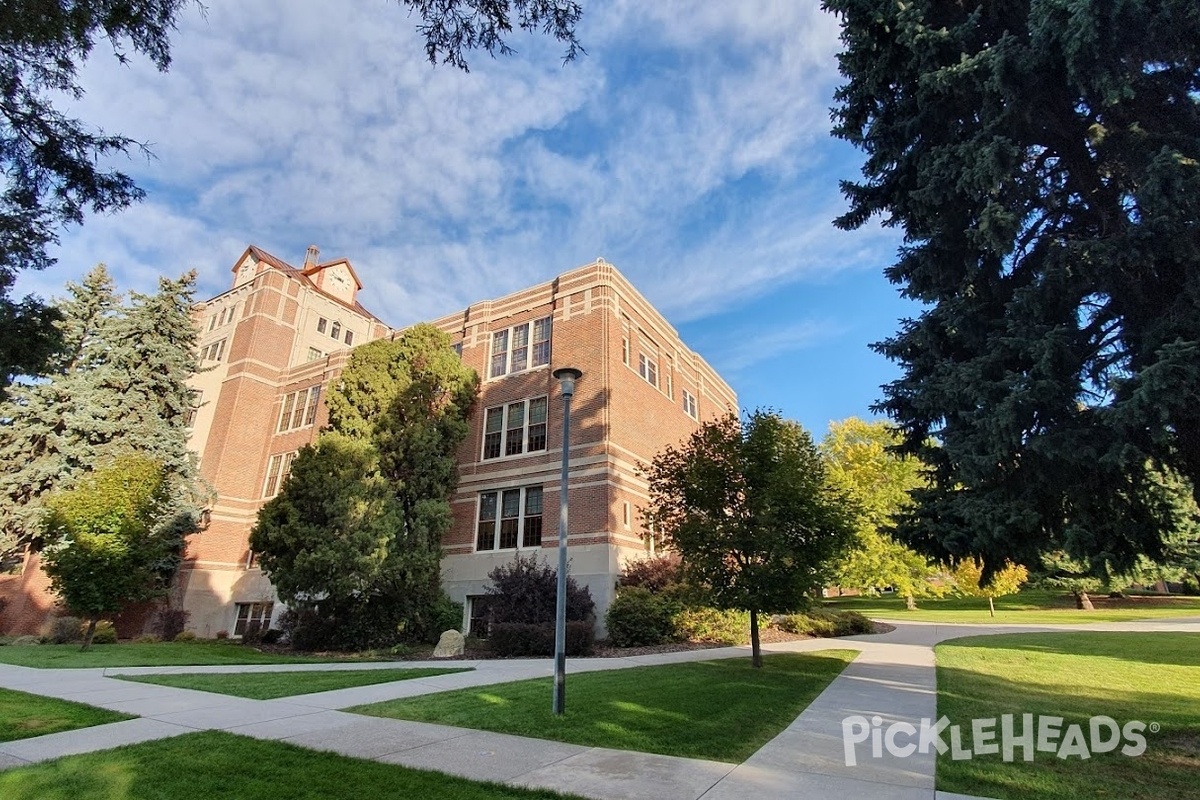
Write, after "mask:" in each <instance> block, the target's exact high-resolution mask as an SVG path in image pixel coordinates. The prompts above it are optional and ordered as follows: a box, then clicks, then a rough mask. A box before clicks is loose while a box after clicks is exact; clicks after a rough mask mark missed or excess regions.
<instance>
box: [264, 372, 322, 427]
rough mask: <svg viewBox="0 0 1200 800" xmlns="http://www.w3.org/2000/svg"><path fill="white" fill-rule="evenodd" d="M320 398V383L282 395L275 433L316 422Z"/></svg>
mask: <svg viewBox="0 0 1200 800" xmlns="http://www.w3.org/2000/svg"><path fill="white" fill-rule="evenodd" d="M320 399H321V384H319V383H318V384H316V385H314V386H310V387H308V388H307V389H300V390H298V391H295V392H289V393H288V394H285V395H284V396H283V400H282V402H281V404H280V408H279V422H278V423H276V425H275V433H285V432H287V431H294V430H296V429H297V428H306V427H308V426H309V425H312V424H313V423H314V422H316V419H317V407H318V401H319V400H320Z"/></svg>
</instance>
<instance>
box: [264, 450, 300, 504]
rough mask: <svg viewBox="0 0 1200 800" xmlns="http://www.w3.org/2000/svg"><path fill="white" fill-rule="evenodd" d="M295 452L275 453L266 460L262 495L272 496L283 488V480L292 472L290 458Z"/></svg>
mask: <svg viewBox="0 0 1200 800" xmlns="http://www.w3.org/2000/svg"><path fill="white" fill-rule="evenodd" d="M295 457H296V452H295V451H293V452H291V453H276V454H275V455H273V456H271V458H270V460H269V461H267V480H266V482H265V483H264V484H263V497H274V496H275V495H277V494H279V490H280V489H281V488H283V482H284V481H285V480H287V476H288V475H290V474H291V472H292V460H293V459H294V458H295Z"/></svg>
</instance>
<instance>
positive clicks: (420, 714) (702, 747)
mask: <svg viewBox="0 0 1200 800" xmlns="http://www.w3.org/2000/svg"><path fill="white" fill-rule="evenodd" d="M857 654H858V653H857V651H854V650H825V651H822V652H820V653H811V654H791V653H788V654H776V655H769V656H767V657H766V658H765V666H764V667H763V668H762V669H757V670H756V669H754V668H753V667H751V666H750V659H749V658H728V659H721V660H716V661H701V662H696V663H690V664H670V665H665V666H656V667H635V668H633V669H620V670H612V671H604V672H586V673H583V674H580V675H568V676H567V688H566V713H565V714H564V715H563V716H562V717H555V716H554V714H553V713H551V710H550V700H551V696H552V683H553V682H552V679H550V678H539V679H535V680H528V681H519V682H516V683H505V684H500V685H496V686H484V687H480V688H476V689H461V690H459V691H454V692H441V693H439V694H436V695H429V696H426V697H416V698H412V699H408V700H394V701H388V702H385V703H375V704H373V705H369V706H359V707H356V708H350V709H347V710H348V711H354V712H357V713H360V714H371V715H374V716H379V717H395V718H397V719H411V720H419V721H424V722H438V723H442V724H445V725H457V726H459V727H464V728H478V729H482V730H487V731H498V732H500V733H512V734H517V735H519V736H532V737H536V738H539V739H553V740H556V741H560V742H572V743H574V744H582V745H589V746H593V747H611V748H616V749H620V750H640V751H643V752H647V753H663V754H665V755H672V756H685V757H687V758H709V759H715V760H718V761H733V762H741V761H743V760H745V759H746V758H747V757H748V756H749V755H750V754H751V753H753V752H754V751H756V750H758V749H759V748H760V747H762V746H763V745H764V744H766V743H767V742H768V741H769V740H770V739H771V738H773V737H774V736H775V735H776V734H778V733H779V732H780V731H781V730H783V729H784V728H785V727H787V726H788V725H789V724H790V723H791V722H792V721H793V720H794V719H795V718H796V717H797V716H798V715H799V714H800V712H801V711H803V710H804V709H805V707H807V706H808V704H809V703H810V702H812V700H813V698H815V697H816V696H817V695H818V694H820V693H821V691H822V690H823V689H824V688H825V687H826V686H827V685H828V684H829V682H830V681H832V680H833V679H834V678H835V677H837V675H838V673H840V672H841V671H842V669H844V668H845V666H846V664H848V663H850V661H852V660H853V659H854V657H855V656H856V655H857Z"/></svg>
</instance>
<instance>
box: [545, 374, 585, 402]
mask: <svg viewBox="0 0 1200 800" xmlns="http://www.w3.org/2000/svg"><path fill="white" fill-rule="evenodd" d="M552 374H553V375H554V377H555V378H557V379H558V382H559V388H560V389H561V391H562V396H563V397H570V396H571V395H573V394H575V381H577V380H579V379H580V378H582V377H583V372H582V371H581V370H577V369H575V368H574V367H559V368H558V369H556V370H554V372H553V373H552Z"/></svg>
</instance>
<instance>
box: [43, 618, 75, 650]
mask: <svg viewBox="0 0 1200 800" xmlns="http://www.w3.org/2000/svg"><path fill="white" fill-rule="evenodd" d="M45 638H46V643H47V644H75V643H76V642H82V641H83V620H81V619H80V618H79V617H58V618H57V619H55V620H54V621H53V622H51V623H50V631H49V633H47V634H46V637H45Z"/></svg>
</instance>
